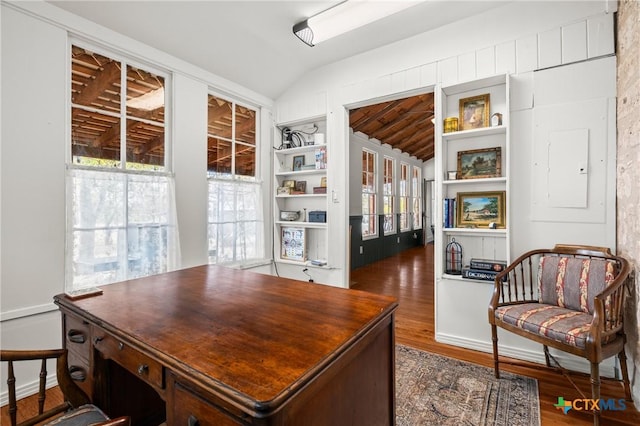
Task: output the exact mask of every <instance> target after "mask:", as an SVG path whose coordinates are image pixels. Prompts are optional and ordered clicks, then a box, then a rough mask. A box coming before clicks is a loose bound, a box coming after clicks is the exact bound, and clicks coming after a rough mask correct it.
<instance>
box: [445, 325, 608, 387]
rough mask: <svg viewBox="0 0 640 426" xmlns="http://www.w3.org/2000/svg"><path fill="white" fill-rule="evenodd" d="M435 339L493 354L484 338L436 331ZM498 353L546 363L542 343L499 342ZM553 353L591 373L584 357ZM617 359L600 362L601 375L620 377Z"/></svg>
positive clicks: (573, 368) (574, 368)
mask: <svg viewBox="0 0 640 426" xmlns="http://www.w3.org/2000/svg"><path fill="white" fill-rule="evenodd" d="M435 340H436V342H438V343H444V344H447V345H452V346H459V347H461V348H466V349H472V350H474V351H480V352H486V353H490V354H493V345H492V344H491V343H488V342H485V341H482V340H475V339H468V338H466V337H460V336H454V335H450V334H445V333H436V335H435ZM498 353H499V354H500V356H505V357H509V358H515V359H518V360H521V361H529V362H534V363H537V364H542V365H545V359H544V352H543V350H542V345H540V351H532V350H529V349H523V348H518V347H514V346H504V345H500V344H499V345H498ZM551 354H552V355H553V356H554V357H555V358H556V359H557V360H558V362H560V364H561V365H562V366H563V367H564V368H566V369H568V370H571V371H579V372H581V373H586V374H589V372H590V366H589V362H588V361H586V360H584V359H581V358H579V357H576V356H573V355H569V354H566V353H564V352H559V351H554V350H551ZM615 359H616V358H615V357H611V358H609V359H607V360H605V361H603V362H602V363H600V375H601V376H602V377H616V378H618V377H620V372H619V369H618V367H617V365H616V362H615Z"/></svg>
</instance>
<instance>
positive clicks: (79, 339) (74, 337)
mask: <svg viewBox="0 0 640 426" xmlns="http://www.w3.org/2000/svg"><path fill="white" fill-rule="evenodd" d="M67 337H68V338H69V341H70V342H72V343H84V342H86V341H87V337H86V336H85V335H84V333H83V332H82V331H81V330H73V329H71V330H69V332H68V333H67Z"/></svg>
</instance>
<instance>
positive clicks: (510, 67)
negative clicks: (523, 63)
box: [496, 41, 516, 74]
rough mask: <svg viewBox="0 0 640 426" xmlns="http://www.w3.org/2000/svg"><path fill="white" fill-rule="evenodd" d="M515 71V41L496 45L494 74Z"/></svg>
mask: <svg viewBox="0 0 640 426" xmlns="http://www.w3.org/2000/svg"><path fill="white" fill-rule="evenodd" d="M514 72H516V42H515V41H510V42H507V43H502V44H499V45H497V46H496V74H502V73H505V74H507V73H508V74H511V73H514Z"/></svg>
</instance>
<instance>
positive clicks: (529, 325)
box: [495, 303, 593, 349]
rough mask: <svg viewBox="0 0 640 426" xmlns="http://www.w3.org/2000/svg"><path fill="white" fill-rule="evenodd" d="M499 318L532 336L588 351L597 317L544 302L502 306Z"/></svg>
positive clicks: (497, 311) (498, 312)
mask: <svg viewBox="0 0 640 426" xmlns="http://www.w3.org/2000/svg"><path fill="white" fill-rule="evenodd" d="M495 316H496V318H498V319H500V320H502V321H504V322H505V323H507V324H511V325H513V326H516V327H518V328H522V329H524V330H527V331H529V332H531V333H534V334H538V335H540V336H544V337H548V338H550V339H552V340H555V341H558V342H562V343H566V344H569V345H572V346H575V347H578V348H581V349H584V348H585V345H586V339H587V335H588V333H589V330H590V329H591V321H592V320H593V317H592V316H591V315H589V314H586V313H584V312H582V311H575V310H571V309H566V308H561V307H559V306H555V305H549V304H543V303H523V304H521V305H510V306H502V307H499V308H498V309H497V310H496V311H495Z"/></svg>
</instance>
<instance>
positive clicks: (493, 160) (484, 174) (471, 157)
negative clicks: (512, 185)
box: [457, 147, 502, 179]
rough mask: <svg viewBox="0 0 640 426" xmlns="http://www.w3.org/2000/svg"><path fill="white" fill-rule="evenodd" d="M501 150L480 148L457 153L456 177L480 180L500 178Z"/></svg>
mask: <svg viewBox="0 0 640 426" xmlns="http://www.w3.org/2000/svg"><path fill="white" fill-rule="evenodd" d="M501 158H502V148H500V147H496V148H482V149H473V150H471V151H459V152H458V170H457V171H458V177H459V178H460V179H480V178H490V177H500V176H502V174H501V173H502V172H501V168H502V161H501Z"/></svg>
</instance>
